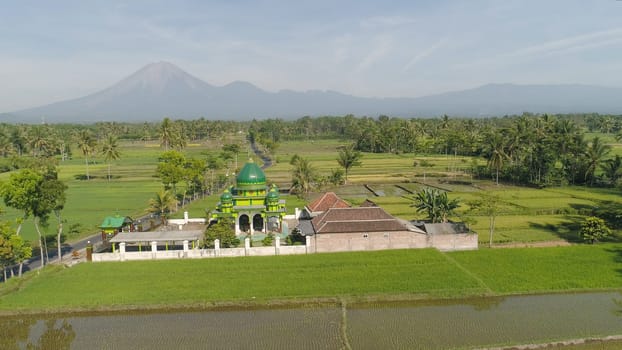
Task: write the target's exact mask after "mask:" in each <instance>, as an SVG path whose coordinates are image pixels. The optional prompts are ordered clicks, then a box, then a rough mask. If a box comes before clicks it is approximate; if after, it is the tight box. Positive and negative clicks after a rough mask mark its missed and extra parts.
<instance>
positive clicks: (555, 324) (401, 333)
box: [0, 293, 622, 349]
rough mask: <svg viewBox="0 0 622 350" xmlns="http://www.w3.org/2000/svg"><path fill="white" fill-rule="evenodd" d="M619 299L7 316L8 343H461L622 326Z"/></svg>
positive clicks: (568, 335) (2, 327)
mask: <svg viewBox="0 0 622 350" xmlns="http://www.w3.org/2000/svg"><path fill="white" fill-rule="evenodd" d="M616 299H622V296H621V295H620V293H587V294H560V295H539V296H516V297H506V298H487V299H477V300H462V301H455V300H454V301H443V302H433V303H421V302H418V303H382V304H380V303H379V304H365V305H353V306H348V307H347V308H346V310H345V312H342V311H343V310H342V309H341V308H338V307H322V308H299V309H283V310H282V309H279V310H270V309H269V310H249V311H208V312H173V313H146V314H137V313H132V314H125V315H123V314H120V315H99V316H97V315H95V316H67V317H56V318H54V317H35V318H7V317H5V318H2V319H0V339H1V340H0V348H2V349H12V348H16V349H20V348H26V347H27V344H31V345H33V346H40V347H39V348H44V349H65V348H72V349H179V348H221V349H223V348H229V349H249V348H250V349H292V348H298V349H339V348H342V347H343V346H344V344H345V342H348V343H349V344H350V345H351V346H352V348H353V349H403V348H407V349H452V348H474V347H485V346H492V345H495V344H510V343H511V344H518V343H534V342H535V343H539V342H544V341H548V340H558V339H573V338H582V337H593V336H603V335H612V334H620V333H622V317H621V316H620V313H619V311H620V310H619V309H620V306H619V305H618V304H616V303H615V300H616ZM344 321H345V322H344ZM344 326H345V328H344V329H342V327H344ZM343 330H345V333H346V334H347V338H343V334H344V333H343V332H342V331H343Z"/></svg>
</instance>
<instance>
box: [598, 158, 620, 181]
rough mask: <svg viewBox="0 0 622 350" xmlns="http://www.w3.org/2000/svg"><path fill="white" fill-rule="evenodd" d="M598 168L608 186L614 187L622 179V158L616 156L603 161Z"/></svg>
mask: <svg viewBox="0 0 622 350" xmlns="http://www.w3.org/2000/svg"><path fill="white" fill-rule="evenodd" d="M600 167H601V169H602V170H603V173H604V175H605V177H606V178H607V179H608V180H609V185H610V186H615V185H616V184H617V183H618V180H619V179H620V177H622V157H621V156H620V155H617V154H616V156H615V157H614V158H611V159H607V160H605V161H604V162H603V164H601V166H600Z"/></svg>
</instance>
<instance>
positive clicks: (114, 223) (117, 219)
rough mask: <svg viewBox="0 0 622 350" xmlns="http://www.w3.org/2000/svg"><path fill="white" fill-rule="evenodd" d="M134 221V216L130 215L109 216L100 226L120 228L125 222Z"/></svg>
mask: <svg viewBox="0 0 622 350" xmlns="http://www.w3.org/2000/svg"><path fill="white" fill-rule="evenodd" d="M131 222H132V218H130V217H129V216H119V215H115V216H107V217H106V218H105V219H104V222H102V224H101V225H100V226H99V227H100V228H120V227H123V225H125V224H129V223H131Z"/></svg>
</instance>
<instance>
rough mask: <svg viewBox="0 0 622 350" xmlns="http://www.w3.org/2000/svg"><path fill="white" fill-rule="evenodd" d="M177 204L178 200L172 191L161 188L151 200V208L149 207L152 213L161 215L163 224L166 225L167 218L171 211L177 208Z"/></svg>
mask: <svg viewBox="0 0 622 350" xmlns="http://www.w3.org/2000/svg"><path fill="white" fill-rule="evenodd" d="M176 206H177V200H176V199H175V196H173V194H172V193H171V192H170V191H166V190H160V192H157V193H156V195H155V197H154V198H151V199H150V200H149V209H147V210H148V211H149V212H150V213H154V214H156V215H158V216H160V219H161V220H162V225H166V218H167V216H168V214H169V213H171V212H172V211H173V210H175V207H176Z"/></svg>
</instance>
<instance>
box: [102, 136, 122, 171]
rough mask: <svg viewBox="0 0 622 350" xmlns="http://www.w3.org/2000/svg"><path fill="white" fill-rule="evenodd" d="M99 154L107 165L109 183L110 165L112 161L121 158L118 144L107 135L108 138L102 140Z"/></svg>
mask: <svg viewBox="0 0 622 350" xmlns="http://www.w3.org/2000/svg"><path fill="white" fill-rule="evenodd" d="M101 154H102V156H103V157H104V160H105V161H106V162H107V163H108V181H110V163H111V162H112V161H113V160H117V159H119V158H121V153H120V152H119V144H118V143H117V138H116V137H114V136H112V135H108V137H107V138H106V139H105V140H104V144H103V145H102V148H101Z"/></svg>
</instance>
